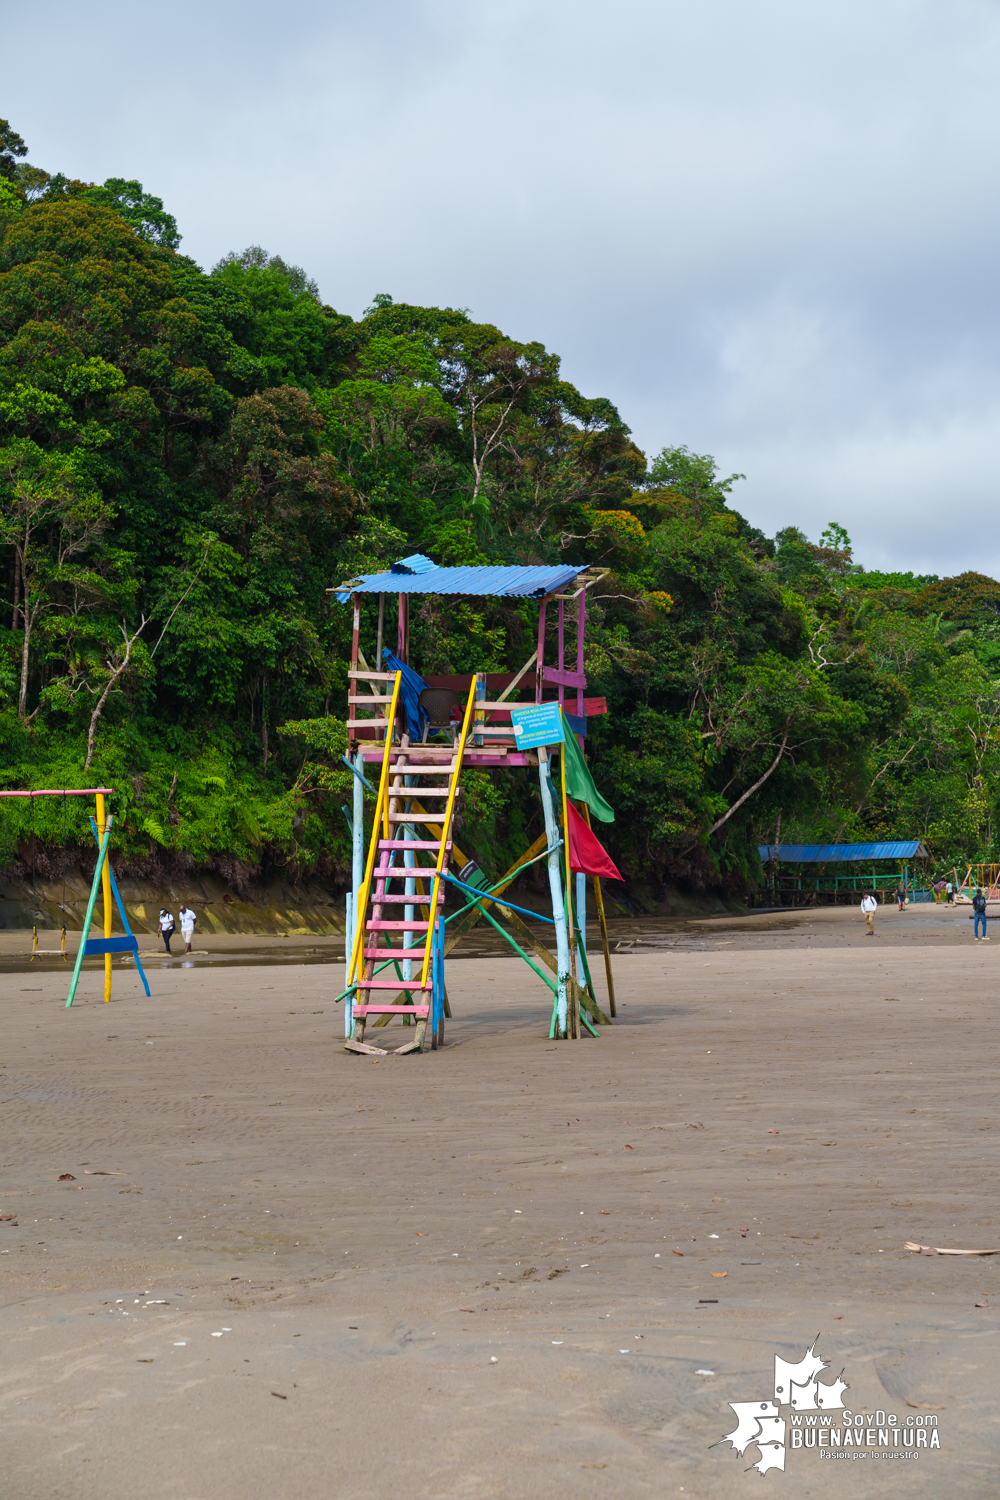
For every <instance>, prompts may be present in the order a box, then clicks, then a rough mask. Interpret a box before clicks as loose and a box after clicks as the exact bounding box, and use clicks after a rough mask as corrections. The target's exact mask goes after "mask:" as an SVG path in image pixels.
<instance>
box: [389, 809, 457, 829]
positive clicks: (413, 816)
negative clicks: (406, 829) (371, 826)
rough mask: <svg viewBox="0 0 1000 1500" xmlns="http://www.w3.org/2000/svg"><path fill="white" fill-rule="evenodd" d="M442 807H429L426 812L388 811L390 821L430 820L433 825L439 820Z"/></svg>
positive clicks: (420, 821)
mask: <svg viewBox="0 0 1000 1500" xmlns="http://www.w3.org/2000/svg"><path fill="white" fill-rule="evenodd" d="M443 815H444V808H441V807H430V808H428V809H427V811H426V812H422V813H418V812H408V813H390V814H389V822H390V823H427V822H431V823H433V824H434V826H435V827H437V826H438V824H439V823H440V822H441V818H442V817H443Z"/></svg>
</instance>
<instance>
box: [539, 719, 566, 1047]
mask: <svg viewBox="0 0 1000 1500" xmlns="http://www.w3.org/2000/svg"><path fill="white" fill-rule="evenodd" d="M550 764H551V762H550V760H549V753H548V751H547V750H546V748H545V746H544V745H540V746H539V748H538V784H539V787H540V789H541V793H542V812H543V814H544V817H545V840H546V843H547V844H548V851H549V857H548V860H547V865H548V871H549V892H550V894H551V896H552V918H553V921H554V922H555V928H556V1026H557V1034H558V1035H559V1036H560V1037H565V1036H566V1035H567V1015H568V1005H567V994H566V991H567V985H568V983H569V933H568V931H567V927H566V905H565V902H564V901H563V890H562V861H561V860H560V858H559V849H560V845H561V843H562V840H561V839H560V837H559V827H558V824H557V823H556V814H555V807H554V805H553V801H552V798H553V791H552V777H551V773H550V769H549V768H550Z"/></svg>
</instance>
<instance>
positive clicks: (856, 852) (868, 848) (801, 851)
mask: <svg viewBox="0 0 1000 1500" xmlns="http://www.w3.org/2000/svg"><path fill="white" fill-rule="evenodd" d="M757 852H758V853H759V855H760V857H761V859H762V860H765V861H766V860H769V859H773V858H774V853H775V846H774V845H773V844H758V845H757ZM777 853H778V859H779V860H780V861H783V862H784V863H785V864H789V865H827V864H844V863H845V862H847V861H848V860H864V861H866V862H868V863H870V862H871V860H873V859H916V858H919V859H927V858H928V857H929V853H928V850H927V848H926V846H925V845H924V843H923V841H922V840H921V839H896V840H890V841H888V842H884V843H877V844H779V845H778V848H777Z"/></svg>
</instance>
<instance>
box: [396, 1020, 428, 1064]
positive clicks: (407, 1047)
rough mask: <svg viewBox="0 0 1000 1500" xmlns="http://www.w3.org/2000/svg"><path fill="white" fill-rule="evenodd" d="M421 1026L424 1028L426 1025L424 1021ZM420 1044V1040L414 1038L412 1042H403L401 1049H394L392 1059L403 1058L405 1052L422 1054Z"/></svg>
mask: <svg viewBox="0 0 1000 1500" xmlns="http://www.w3.org/2000/svg"><path fill="white" fill-rule="evenodd" d="M422 1024H423V1025H425V1026H426V1024H427V1023H426V1021H425V1022H423V1023H422ZM421 1043H422V1038H417V1037H414V1038H413V1040H412V1042H404V1043H403V1045H402V1046H401V1047H395V1048H394V1049H393V1053H392V1055H393V1057H403V1056H404V1055H405V1054H406V1053H407V1052H422V1051H423V1050H424V1049H423V1046H422V1045H421Z"/></svg>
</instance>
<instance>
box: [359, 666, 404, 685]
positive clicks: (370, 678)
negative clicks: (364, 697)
mask: <svg viewBox="0 0 1000 1500" xmlns="http://www.w3.org/2000/svg"><path fill="white" fill-rule="evenodd" d="M347 675H348V677H355V678H361V679H362V681H364V682H395V681H396V674H395V672H369V671H368V670H367V668H366V669H365V671H363V672H348V674H347Z"/></svg>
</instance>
